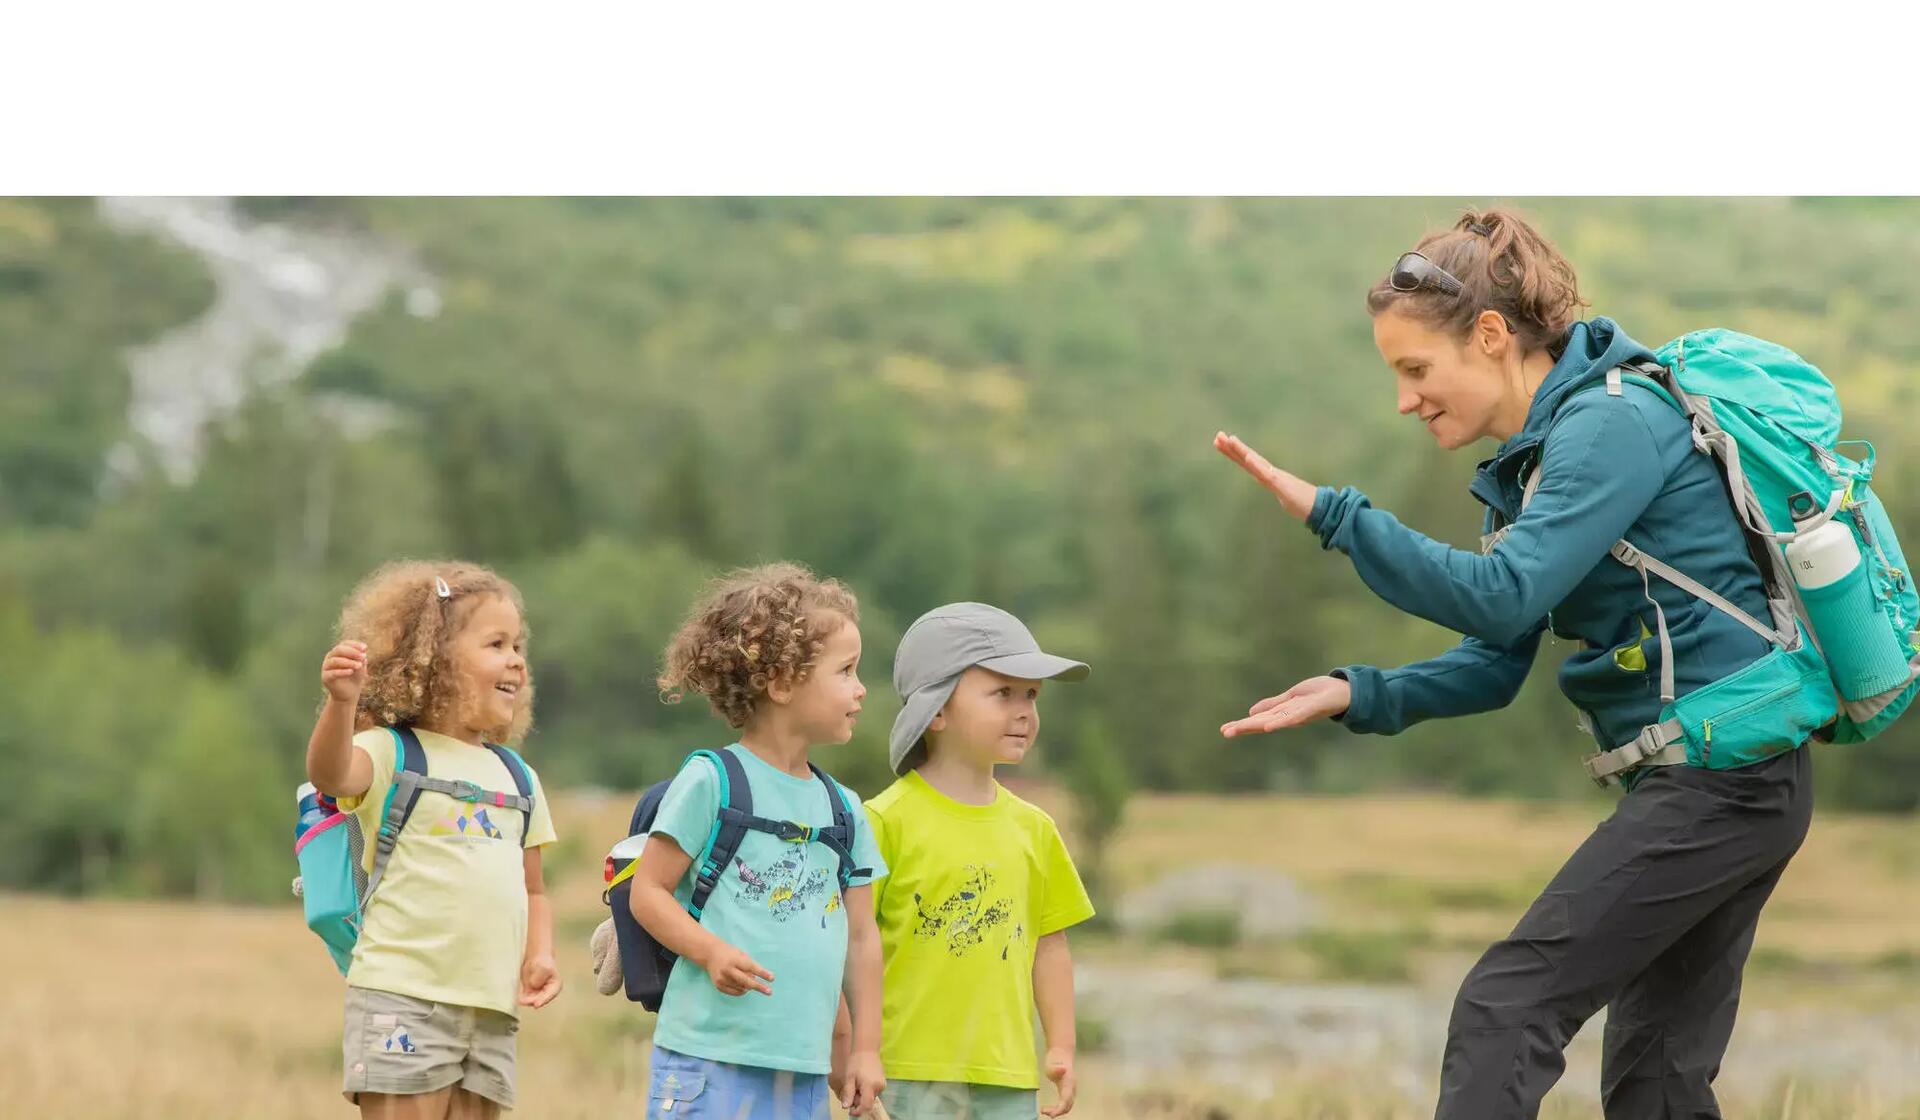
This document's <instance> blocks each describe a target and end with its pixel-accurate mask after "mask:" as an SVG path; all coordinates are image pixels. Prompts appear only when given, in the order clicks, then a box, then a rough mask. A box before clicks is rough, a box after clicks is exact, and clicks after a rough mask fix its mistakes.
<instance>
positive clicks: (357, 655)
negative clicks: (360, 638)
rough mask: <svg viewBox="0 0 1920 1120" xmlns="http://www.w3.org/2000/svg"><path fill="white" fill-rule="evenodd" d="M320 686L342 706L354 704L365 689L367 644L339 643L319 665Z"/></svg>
mask: <svg viewBox="0 0 1920 1120" xmlns="http://www.w3.org/2000/svg"><path fill="white" fill-rule="evenodd" d="M320 686H321V687H322V688H325V689H326V690H327V695H328V696H330V697H332V698H333V699H335V700H338V701H340V702H341V703H342V704H352V703H356V702H357V701H358V700H359V699H360V690H361V689H363V688H365V687H367V643H365V642H341V643H340V644H339V645H337V646H334V647H333V648H332V649H330V650H328V651H327V657H326V660H324V661H322V662H321V663H320Z"/></svg>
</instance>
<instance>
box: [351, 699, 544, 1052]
mask: <svg viewBox="0 0 1920 1120" xmlns="http://www.w3.org/2000/svg"><path fill="white" fill-rule="evenodd" d="M418 734H419V736H420V745H421V747H423V748H424V749H425V750H426V753H427V773H428V774H430V775H432V776H433V777H436V778H448V779H452V780H461V779H464V780H466V781H469V782H473V783H475V784H476V785H478V786H480V787H481V788H482V789H489V790H498V791H500V792H502V793H512V792H514V791H515V789H516V788H517V787H516V786H515V784H514V781H513V775H512V774H510V773H508V772H507V768H506V766H505V765H504V764H502V763H501V761H500V760H499V759H498V758H496V757H495V756H494V754H493V752H492V751H490V750H487V749H486V748H485V747H479V746H475V745H473V744H472V743H463V742H461V741H460V740H458V739H454V738H451V737H449V736H446V735H441V734H438V733H436V732H432V731H419V732H418ZM353 745H354V746H355V747H357V748H359V749H360V750H362V751H365V752H366V754H367V757H368V758H370V759H372V760H373V784H372V785H370V786H368V787H367V792H366V793H364V794H362V795H361V796H360V797H357V798H353V797H343V798H341V799H340V808H341V809H342V810H343V811H346V812H351V813H353V814H354V815H355V816H356V817H358V818H359V820H360V828H361V834H362V835H363V836H365V837H367V845H366V851H365V853H364V856H363V858H362V861H361V862H362V865H363V866H364V867H365V868H366V869H368V870H369V871H371V869H372V867H373V837H374V835H375V834H376V833H378V832H379V830H380V814H381V811H382V810H383V809H384V808H385V806H386V801H387V789H388V788H389V787H390V786H392V784H393V761H394V744H393V734H392V733H391V732H389V731H388V730H387V729H386V728H384V727H377V728H374V729H373V730H370V731H362V732H361V733H359V734H358V735H355V736H354V737H353ZM527 769H528V773H529V776H530V778H531V780H532V783H533V814H532V819H531V820H528V819H527V814H525V813H522V812H520V811H519V810H517V809H502V808H499V807H497V806H492V805H486V804H475V803H472V802H466V801H459V800H456V799H454V798H452V797H448V796H447V795H446V794H444V793H435V792H433V791H431V790H422V791H421V793H420V800H419V801H417V802H415V803H414V806H413V816H412V817H410V818H408V820H407V826H406V828H405V829H403V830H402V831H401V834H400V840H399V842H398V843H397V844H396V845H395V846H394V849H393V855H392V856H391V857H389V858H388V860H387V874H386V877H385V878H383V879H382V880H381V881H380V887H379V889H378V890H376V891H375V892H374V895H373V901H372V902H370V903H368V904H367V914H366V924H365V926H364V927H362V929H361V931H360V940H359V941H358V942H357V943H355V945H354V947H353V960H352V962H351V963H350V965H349V967H348V969H347V983H349V984H352V985H354V986H355V987H359V988H372V989H374V990H376V991H382V992H395V993H398V994H400V995H403V996H413V997H414V998H415V999H427V1000H432V1001H434V1002H435V1003H449V1004H455V1005H457V1006H461V1007H485V1008H490V1009H491V1010H494V1011H500V1012H504V1013H506V1014H508V1015H514V1016H517V1015H519V1014H520V1007H519V1004H518V1003H517V1002H516V997H517V996H518V995H519V986H520V961H521V958H522V957H523V956H524V955H525V954H526V948H527V876H526V863H525V855H524V853H523V852H522V850H521V844H520V832H521V829H523V828H524V829H526V831H527V843H526V847H528V848H537V847H539V846H540V845H542V844H551V843H553V841H554V839H555V837H554V831H553V816H552V813H551V812H550V811H549V810H548V808H547V797H546V791H545V790H543V789H541V787H540V776H539V775H538V774H533V773H532V770H533V768H532V767H531V766H529V767H528V768H527Z"/></svg>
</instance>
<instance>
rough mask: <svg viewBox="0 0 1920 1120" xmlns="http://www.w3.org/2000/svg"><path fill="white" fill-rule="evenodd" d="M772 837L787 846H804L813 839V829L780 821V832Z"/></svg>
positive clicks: (792, 822) (791, 822)
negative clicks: (783, 841) (780, 840)
mask: <svg viewBox="0 0 1920 1120" xmlns="http://www.w3.org/2000/svg"><path fill="white" fill-rule="evenodd" d="M774 835H775V836H778V837H779V838H780V839H782V840H785V841H786V842H787V843H789V844H804V843H806V842H807V841H809V840H811V839H813V829H811V828H809V827H807V826H806V825H804V824H798V823H796V822H794V821H781V822H780V831H779V832H776V833H774Z"/></svg>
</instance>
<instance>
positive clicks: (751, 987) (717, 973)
mask: <svg viewBox="0 0 1920 1120" xmlns="http://www.w3.org/2000/svg"><path fill="white" fill-rule="evenodd" d="M704 963H705V968H706V970H707V978H708V979H709V980H712V981H713V986H714V987H716V988H718V989H720V994H721V995H726V996H744V995H746V994H747V993H748V992H759V993H760V994H761V995H763V996H770V995H772V994H773V988H772V987H771V985H772V983H773V973H771V972H768V971H767V970H766V969H764V968H761V967H760V965H759V964H758V963H756V962H755V961H754V959H753V958H752V957H749V956H748V955H747V954H746V953H745V952H744V951H742V950H740V949H737V948H735V947H733V946H732V945H726V944H722V945H721V946H720V947H719V948H718V949H716V950H714V953H713V956H712V957H711V958H710V959H708V960H707V961H706V962H704Z"/></svg>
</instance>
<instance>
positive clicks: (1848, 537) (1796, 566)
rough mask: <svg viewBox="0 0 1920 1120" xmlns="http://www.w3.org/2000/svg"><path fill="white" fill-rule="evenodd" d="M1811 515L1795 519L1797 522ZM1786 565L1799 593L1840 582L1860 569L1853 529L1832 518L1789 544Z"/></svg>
mask: <svg viewBox="0 0 1920 1120" xmlns="http://www.w3.org/2000/svg"><path fill="white" fill-rule="evenodd" d="M1816 512H1818V511H1816ZM1811 516H1812V515H1811V514H1809V515H1808V517H1804V518H1800V517H1797V518H1796V519H1795V520H1796V523H1798V522H1800V521H1805V520H1808V519H1810V518H1811ZM1787 564H1788V565H1789V566H1790V567H1791V568H1792V569H1793V582H1795V583H1797V584H1799V585H1800V590H1802V591H1818V590H1820V589H1821V588H1823V587H1830V586H1832V585H1833V584H1836V583H1839V582H1840V581H1841V580H1843V579H1846V578H1847V577H1848V576H1850V575H1852V574H1853V573H1854V570H1855V569H1857V568H1859V567H1860V545H1859V543H1858V542H1856V541H1855V540H1854V539H1853V530H1851V529H1849V528H1847V527H1846V526H1845V525H1843V524H1841V523H1840V521H1839V520H1837V519H1835V520H1832V521H1828V522H1827V523H1826V524H1825V525H1822V526H1820V527H1819V528H1818V529H1815V530H1813V531H1812V532H1809V533H1806V534H1804V535H1803V536H1800V537H1796V538H1795V539H1794V540H1793V541H1792V542H1791V543H1790V544H1788V545H1787Z"/></svg>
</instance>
